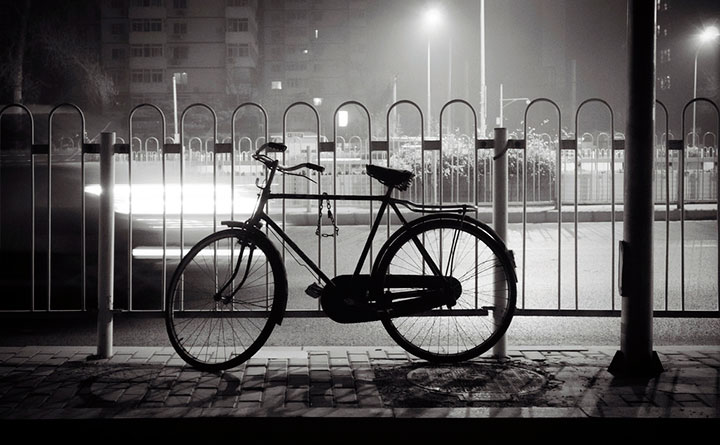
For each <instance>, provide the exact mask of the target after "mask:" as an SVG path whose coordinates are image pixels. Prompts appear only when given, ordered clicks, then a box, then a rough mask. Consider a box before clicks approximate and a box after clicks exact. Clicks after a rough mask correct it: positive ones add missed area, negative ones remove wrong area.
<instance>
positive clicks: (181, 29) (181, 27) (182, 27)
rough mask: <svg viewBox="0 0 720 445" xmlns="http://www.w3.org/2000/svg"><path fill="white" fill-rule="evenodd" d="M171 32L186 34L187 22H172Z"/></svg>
mask: <svg viewBox="0 0 720 445" xmlns="http://www.w3.org/2000/svg"><path fill="white" fill-rule="evenodd" d="M173 34H187V23H185V22H181V23H175V24H173Z"/></svg>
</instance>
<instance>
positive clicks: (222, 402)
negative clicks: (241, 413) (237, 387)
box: [212, 395, 238, 408]
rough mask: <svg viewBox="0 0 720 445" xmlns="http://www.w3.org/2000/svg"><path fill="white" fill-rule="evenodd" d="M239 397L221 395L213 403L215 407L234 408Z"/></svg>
mask: <svg viewBox="0 0 720 445" xmlns="http://www.w3.org/2000/svg"><path fill="white" fill-rule="evenodd" d="M237 399H238V397H237V396H235V395H233V396H226V395H219V396H218V397H217V398H216V399H215V400H214V401H213V403H212V406H213V407H217V408H234V407H235V404H236V402H237Z"/></svg>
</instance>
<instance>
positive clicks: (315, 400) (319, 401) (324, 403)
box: [310, 395, 333, 408]
mask: <svg viewBox="0 0 720 445" xmlns="http://www.w3.org/2000/svg"><path fill="white" fill-rule="evenodd" d="M310 406H311V407H318V408H331V407H332V406H333V400H332V396H327V395H317V396H314V395H311V396H310Z"/></svg>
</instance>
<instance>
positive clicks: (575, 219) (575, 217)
mask: <svg viewBox="0 0 720 445" xmlns="http://www.w3.org/2000/svg"><path fill="white" fill-rule="evenodd" d="M578 133H579V132H578V122H577V114H576V115H575V159H574V161H575V162H574V165H575V168H574V169H573V170H575V186H574V187H575V193H574V198H575V209H574V210H575V214H574V215H573V234H574V235H575V240H574V241H575V258H574V260H575V261H574V263H575V310H578V309H579V308H580V307H579V306H580V304H579V297H578V295H579V289H578V169H579V168H580V163H579V162H578ZM610 269H612V267H610Z"/></svg>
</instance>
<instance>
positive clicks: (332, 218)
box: [315, 192, 340, 238]
mask: <svg viewBox="0 0 720 445" xmlns="http://www.w3.org/2000/svg"><path fill="white" fill-rule="evenodd" d="M322 196H323V198H324V200H325V202H327V216H328V219H330V222H331V223H332V225H333V227H334V229H335V230H334V231H333V233H320V226H321V224H322V213H323V198H320V205H319V207H318V221H317V229H315V235H316V236H322V237H323V238H328V237H331V236H337V235H338V233H339V232H340V229H339V228H338V226H337V224H336V223H335V215H333V212H332V206H331V205H330V199H329V198H328V194H327V192H323V194H322Z"/></svg>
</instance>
